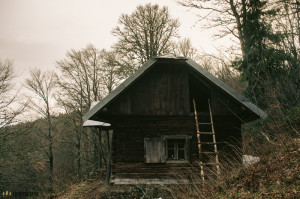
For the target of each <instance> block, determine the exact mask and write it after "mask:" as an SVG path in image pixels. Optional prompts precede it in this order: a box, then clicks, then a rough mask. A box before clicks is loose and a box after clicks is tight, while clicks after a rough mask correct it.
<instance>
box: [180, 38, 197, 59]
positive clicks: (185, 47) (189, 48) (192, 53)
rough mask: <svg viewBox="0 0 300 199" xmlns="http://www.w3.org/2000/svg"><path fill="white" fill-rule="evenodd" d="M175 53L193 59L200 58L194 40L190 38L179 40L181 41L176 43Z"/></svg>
mask: <svg viewBox="0 0 300 199" xmlns="http://www.w3.org/2000/svg"><path fill="white" fill-rule="evenodd" d="M174 53H175V54H176V55H179V56H183V57H187V58H191V59H193V60H197V59H199V54H198V51H197V49H196V48H195V47H194V46H193V45H192V42H191V40H190V39H189V38H184V39H181V40H179V42H178V43H177V44H175V47H174Z"/></svg>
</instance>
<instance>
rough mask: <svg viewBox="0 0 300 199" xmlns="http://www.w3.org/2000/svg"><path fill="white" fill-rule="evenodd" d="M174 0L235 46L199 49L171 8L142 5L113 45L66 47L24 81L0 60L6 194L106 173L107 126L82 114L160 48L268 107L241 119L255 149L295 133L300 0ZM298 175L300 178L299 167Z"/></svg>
mask: <svg viewBox="0 0 300 199" xmlns="http://www.w3.org/2000/svg"><path fill="white" fill-rule="evenodd" d="M178 4H180V5H181V6H184V7H187V8H189V9H190V10H193V12H196V13H197V14H198V17H199V22H198V23H197V25H199V26H201V27H202V28H203V29H212V28H213V29H215V30H216V31H215V39H220V38H226V37H228V38H230V41H231V46H230V47H228V48H226V49H217V53H215V54H207V53H205V52H203V51H200V50H199V49H197V47H196V46H194V45H193V44H192V42H191V40H190V39H189V38H185V37H184V35H179V33H178V28H179V27H180V19H175V18H172V16H171V15H170V13H169V9H168V7H160V6H159V5H157V4H146V5H140V6H138V7H137V8H136V9H135V10H134V11H133V12H132V13H130V14H122V15H121V16H120V17H119V21H118V24H116V28H114V29H113V30H112V31H111V34H112V35H114V36H115V37H116V39H117V42H116V43H114V44H112V46H111V49H110V50H107V49H97V48H96V47H95V46H94V45H93V44H88V45H87V46H85V47H82V48H81V49H70V50H69V51H67V52H66V54H65V57H64V58H63V59H59V60H56V62H55V70H52V71H48V70H41V69H38V68H33V69H32V70H31V71H30V77H28V78H27V79H25V80H24V82H22V86H20V87H16V78H15V77H16V73H15V71H14V63H13V60H9V59H6V58H5V57H2V58H1V59H0V193H1V194H2V193H4V192H6V191H9V192H26V193H31V194H33V195H34V194H36V195H39V196H41V197H47V196H50V195H55V194H56V193H60V192H61V191H63V190H65V189H66V188H67V187H69V186H71V185H73V184H76V183H79V182H82V181H84V180H86V179H89V178H93V177H95V176H97V177H98V178H101V177H103V176H105V173H106V169H107V161H108V154H109V140H110V136H109V132H108V131H99V130H98V129H97V128H90V127H83V122H84V121H83V119H82V116H83V115H84V114H85V113H86V112H87V111H88V110H89V109H90V107H91V105H92V102H94V101H101V99H103V98H104V97H105V96H106V95H107V94H108V93H110V92H111V91H112V90H113V89H115V88H116V87H117V86H118V85H119V84H120V83H122V82H123V81H124V80H125V79H126V78H127V77H129V76H130V75H131V74H133V73H134V72H135V71H136V70H137V69H138V68H139V67H140V66H141V65H142V64H143V63H145V62H146V61H147V60H149V59H150V58H153V57H156V56H160V55H166V54H175V55H177V56H183V57H187V58H191V59H193V60H195V61H196V62H197V63H199V64H200V65H201V66H202V67H204V68H205V69H206V70H208V71H209V72H211V73H212V74H214V75H215V76H216V77H218V78H219V79H220V80H222V81H224V82H225V83H226V84H227V85H229V86H230V87H231V88H233V89H234V90H236V91H237V92H238V93H240V94H242V95H244V96H246V97H247V98H249V99H250V100H251V101H252V102H253V103H254V104H256V105H258V106H259V107H260V108H262V109H263V110H264V111H265V112H266V113H267V114H268V119H266V120H265V121H255V122H252V123H251V124H247V125H245V126H244V127H243V131H244V132H243V133H244V134H245V137H244V138H245V139H244V140H245V141H244V142H245V144H246V146H247V147H245V148H244V150H245V151H246V152H248V153H253V154H252V155H259V153H261V151H260V150H261V149H259V150H256V151H255V152H253V148H256V149H257V147H262V145H264V146H268V145H272V146H275V148H276V147H278V146H279V145H280V143H281V141H282V140H285V141H286V139H287V137H288V138H290V139H298V140H299V136H300V134H299V129H300V60H299V55H300V34H299V32H300V16H299V15H300V14H299V10H300V1H299V0H180V1H178ZM28 115H29V116H30V117H25V116H28ZM24 118H30V119H26V120H25V119H24ZM282 136H284V137H285V138H286V139H283V138H282ZM288 142H289V141H288ZM258 144H260V145H258ZM298 144H299V143H298ZM273 149H274V147H273V148H272V150H273ZM247 150H248V151H247ZM251 150H252V151H251ZM298 151H299V150H298ZM298 155H299V153H298ZM298 164H299V159H298V163H297V165H298ZM298 169H299V167H298ZM296 180H297V181H296V182H298V183H299V175H298V178H297V179H296ZM298 186H299V184H298ZM173 188H174V187H173ZM170 190H171V191H172V188H170ZM170 190H169V191H170ZM173 191H174V190H173ZM299 193H300V190H299V187H298V190H296V194H299ZM3 196H4V194H3ZM295 196H296V195H295ZM170 197H171V196H170ZM172 197H174V198H176V195H172ZM177 197H179V198H184V196H182V195H177ZM185 197H186V198H188V196H185ZM194 197H196V196H194ZM197 197H199V198H201V197H202V196H200V195H198V196H197ZM203 197H204V196H203ZM205 197H207V196H205ZM0 198H1V196H0ZM95 198H96V197H95ZM112 198H113V197H112ZM146 198H147V197H146Z"/></svg>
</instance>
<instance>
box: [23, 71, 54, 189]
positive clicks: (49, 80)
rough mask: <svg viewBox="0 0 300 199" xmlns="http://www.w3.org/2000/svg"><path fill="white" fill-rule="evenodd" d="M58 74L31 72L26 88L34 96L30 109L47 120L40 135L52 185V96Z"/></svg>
mask: <svg viewBox="0 0 300 199" xmlns="http://www.w3.org/2000/svg"><path fill="white" fill-rule="evenodd" d="M55 79H56V74H55V73H54V72H51V71H45V72H42V71H41V70H40V69H33V70H31V71H30V78H28V79H26V81H25V87H26V88H27V89H29V90H30V91H31V92H32V93H33V96H32V97H30V98H31V101H30V104H29V107H30V108H31V110H33V111H35V112H36V113H37V114H39V115H40V116H41V117H42V118H44V119H46V121H47V122H46V126H47V128H46V131H44V130H43V129H42V128H41V129H39V131H40V132H39V135H40V136H41V137H42V138H43V139H44V141H45V143H46V144H45V145H44V144H43V143H41V144H42V146H41V147H42V149H43V151H44V152H45V153H46V155H47V157H48V160H49V169H50V183H52V180H53V168H54V161H53V160H54V155H53V144H54V143H53V142H54V136H55V132H56V131H55V128H54V126H53V113H52V106H51V100H52V99H51V96H52V95H53V92H54V88H55Z"/></svg>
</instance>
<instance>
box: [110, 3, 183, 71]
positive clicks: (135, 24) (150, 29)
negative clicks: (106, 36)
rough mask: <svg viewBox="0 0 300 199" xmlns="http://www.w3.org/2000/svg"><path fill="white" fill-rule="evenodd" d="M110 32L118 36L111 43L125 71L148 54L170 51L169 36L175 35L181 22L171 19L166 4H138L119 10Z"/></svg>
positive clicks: (147, 57) (134, 68)
mask: <svg viewBox="0 0 300 199" xmlns="http://www.w3.org/2000/svg"><path fill="white" fill-rule="evenodd" d="M119 24H120V25H119V26H118V27H116V28H115V29H114V30H113V31H112V33H113V35H115V36H117V37H118V42H117V43H116V44H115V45H114V46H113V48H114V49H115V51H116V52H117V53H118V54H120V55H121V59H120V61H119V62H120V65H122V66H123V67H124V70H125V69H126V70H125V71H128V74H130V73H132V72H134V71H135V70H136V69H137V68H138V67H139V66H140V65H141V64H143V63H144V62H146V61H147V60H148V59H150V58H151V57H155V56H158V55H163V54H167V53H170V52H171V49H170V47H171V44H172V42H171V41H172V39H173V38H174V37H177V36H178V33H177V31H178V28H179V26H180V23H179V21H178V19H172V18H171V16H170V14H169V10H168V8H167V7H162V8H159V6H158V5H157V4H155V5H151V4H147V5H145V6H138V7H137V8H136V10H135V11H134V12H133V13H132V14H131V15H128V14H122V15H121V17H120V18H119Z"/></svg>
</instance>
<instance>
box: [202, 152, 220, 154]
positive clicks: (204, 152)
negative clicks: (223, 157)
mask: <svg viewBox="0 0 300 199" xmlns="http://www.w3.org/2000/svg"><path fill="white" fill-rule="evenodd" d="M199 153H203V154H217V153H219V152H199Z"/></svg>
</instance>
